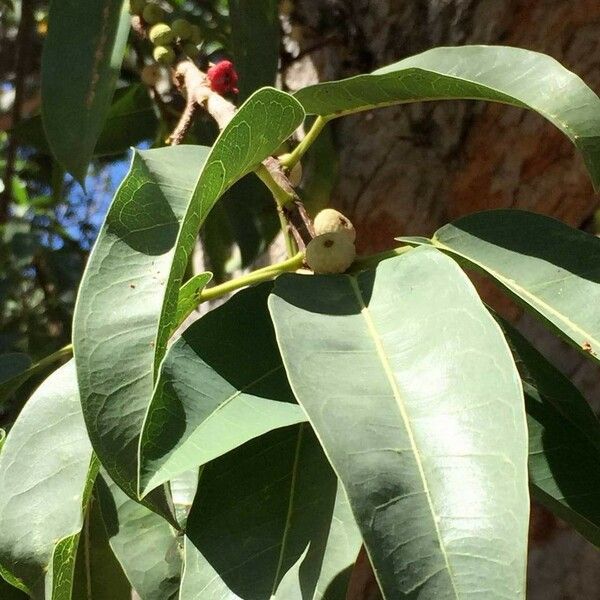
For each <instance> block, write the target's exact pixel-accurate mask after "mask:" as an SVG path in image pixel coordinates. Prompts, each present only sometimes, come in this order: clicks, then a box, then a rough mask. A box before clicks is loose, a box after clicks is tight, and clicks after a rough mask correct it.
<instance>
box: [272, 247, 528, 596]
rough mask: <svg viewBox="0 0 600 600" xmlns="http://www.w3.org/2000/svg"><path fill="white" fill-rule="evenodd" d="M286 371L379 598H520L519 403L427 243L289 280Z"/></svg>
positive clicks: (281, 327) (281, 289)
mask: <svg viewBox="0 0 600 600" xmlns="http://www.w3.org/2000/svg"><path fill="white" fill-rule="evenodd" d="M269 304H270V308H271V314H272V316H273V320H274V323H275V331H276V334H277V339H278V341H279V346H280V350H281V352H282V356H283V360H284V364H285V366H286V370H287V373H288V377H289V379H290V383H291V385H292V389H293V390H294V393H295V395H296V398H297V399H298V401H299V402H300V404H301V405H302V406H303V408H304V409H305V410H306V412H307V414H308V416H309V420H310V422H311V423H312V425H313V427H314V428H315V431H316V432H317V435H318V436H319V439H320V441H321V443H322V444H323V447H324V449H325V452H326V453H327V455H328V457H329V460H330V461H331V463H332V465H333V466H334V468H335V470H336V472H337V474H338V476H339V477H340V479H341V481H342V483H343V485H344V487H345V490H346V493H347V494H348V498H349V500H350V504H351V506H352V509H353V512H354V515H355V517H356V520H357V523H358V524H359V526H360V528H361V531H362V535H363V539H364V540H365V545H366V547H367V550H368V552H369V554H370V557H371V561H372V563H373V565H374V569H375V573H376V576H377V578H378V581H379V583H380V586H381V588H382V591H383V593H384V595H385V597H386V598H388V599H392V598H393V599H396V598H436V600H444V599H446V598H448V599H457V598H461V599H462V598H471V599H475V598H478V599H479V598H480V599H481V600H483V599H485V600H492V599H496V598H497V599H500V598H502V599H506V598H511V599H515V600H516V599H518V598H524V593H525V592H524V584H525V563H526V554H527V551H526V548H527V528H528V514H529V498H528V491H527V432H526V427H525V415H524V407H523V395H522V390H521V386H520V382H519V378H518V374H517V372H516V369H515V366H514V362H513V361H512V358H511V356H510V352H509V350H508V347H507V345H506V342H505V340H504V338H503V336H502V335H501V332H500V330H499V328H498V326H497V325H496V323H495V322H494V321H493V319H492V318H491V317H490V315H489V313H488V312H487V311H486V310H485V308H484V306H483V305H482V303H481V301H480V300H479V298H478V296H477V294H476V292H475V290H474V288H473V287H472V285H471V284H470V282H469V281H468V279H467V278H466V277H465V275H464V274H463V273H462V272H461V270H460V269H459V268H458V266H457V265H456V264H455V263H454V262H453V261H451V260H450V259H448V258H447V257H445V256H444V255H443V254H442V253H440V252H437V251H436V250H433V249H426V248H422V249H421V248H420V249H418V250H415V251H411V252H409V253H407V254H405V255H403V256H400V257H397V258H394V259H389V260H386V261H384V262H382V263H380V264H379V266H378V267H377V269H376V270H375V271H365V272H363V273H361V274H359V275H357V276H339V275H338V276H302V275H283V276H281V277H279V278H278V279H277V281H276V284H275V288H274V292H273V294H272V296H271V298H270V300H269Z"/></svg>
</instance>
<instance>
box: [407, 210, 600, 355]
mask: <svg viewBox="0 0 600 600" xmlns="http://www.w3.org/2000/svg"><path fill="white" fill-rule="evenodd" d="M401 239H403V240H404V241H407V242H408V243H411V244H415V243H422V241H421V240H418V239H417V240H415V239H411V238H401ZM426 243H431V244H433V245H434V246H435V247H436V248H439V249H440V250H444V251H445V252H448V253H450V254H451V255H452V256H455V257H457V258H458V259H459V260H460V261H461V262H462V261H464V262H466V264H467V266H469V267H473V268H476V269H477V270H479V271H482V272H483V273H484V274H487V275H489V276H490V277H491V278H492V280H493V281H494V282H496V283H498V284H499V285H500V286H501V287H502V288H503V289H504V290H506V291H507V292H509V293H510V295H511V296H512V297H513V298H515V299H516V300H517V301H519V302H520V303H521V304H522V305H523V306H524V308H526V309H527V310H529V311H532V312H533V313H534V314H536V315H538V316H540V317H541V318H542V320H543V321H544V322H545V323H547V324H549V325H550V326H551V327H552V329H554V330H555V331H556V332H557V333H558V334H559V335H561V336H563V337H564V338H565V339H566V340H567V341H568V342H570V343H571V344H573V345H574V346H575V347H576V348H577V349H578V350H579V351H580V352H582V353H583V354H585V355H586V356H589V357H591V358H594V359H596V360H600V308H599V307H600V238H597V237H596V236H593V235H591V234H588V233H585V232H583V231H579V230H577V229H573V228H571V227H569V226H567V225H565V224H564V223H561V222H560V221H556V220H555V219H551V218H549V217H545V216H542V215H537V214H534V213H529V212H525V211H520V210H493V211H486V212H481V213H476V214H474V215H469V216H467V217H464V218H462V219H458V220H457V221H454V223H450V224H449V225H445V226H444V227H442V228H441V229H439V230H438V231H437V232H436V233H435V235H434V237H433V239H432V240H431V241H430V242H429V241H428V242H426Z"/></svg>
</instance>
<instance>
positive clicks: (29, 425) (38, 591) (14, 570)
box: [0, 361, 95, 599]
mask: <svg viewBox="0 0 600 600" xmlns="http://www.w3.org/2000/svg"><path fill="white" fill-rule="evenodd" d="M94 476H95V463H94V461H92V448H91V446H90V443H89V440H88V437H87V433H86V430H85V424H84V422H83V417H82V414H81V406H80V403H79V395H78V392H77V381H76V378H75V365H74V364H73V362H72V361H70V362H69V363H67V364H66V365H64V366H63V367H61V368H60V369H58V370H57V371H55V372H54V373H53V374H52V375H50V377H48V379H46V381H44V383H43V384H42V385H41V386H40V387H39V388H38V389H37V390H36V392H35V393H34V394H33V395H32V397H31V399H30V400H29V402H28V403H27V404H26V405H25V408H24V409H23V411H22V412H21V414H20V415H19V418H18V419H17V421H16V422H15V424H14V426H13V428H12V429H11V431H10V433H9V435H8V438H7V440H6V442H5V444H4V448H3V451H2V454H1V455H0V564H1V565H2V570H3V571H8V572H9V573H10V575H11V576H12V578H14V581H11V583H14V582H18V583H20V587H22V589H26V590H27V591H28V592H29V593H30V594H31V595H32V596H33V597H34V598H44V597H48V598H53V599H54V598H57V599H58V598H62V597H65V596H64V590H65V586H66V588H67V589H70V585H71V582H72V570H73V563H74V557H75V552H76V549H77V535H78V533H79V532H80V530H81V526H82V520H83V519H82V507H83V506H85V504H86V502H87V498H88V497H89V492H90V490H91V482H92V481H93V478H94ZM53 573H54V574H55V575H56V576H55V577H53ZM45 590H46V591H45ZM45 594H46V596H45Z"/></svg>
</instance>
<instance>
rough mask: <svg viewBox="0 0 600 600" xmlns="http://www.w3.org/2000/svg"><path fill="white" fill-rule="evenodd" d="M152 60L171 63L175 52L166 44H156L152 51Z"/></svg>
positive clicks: (166, 63)
mask: <svg viewBox="0 0 600 600" xmlns="http://www.w3.org/2000/svg"><path fill="white" fill-rule="evenodd" d="M152 56H154V60H155V61H156V62H157V63H160V64H161V65H165V66H168V65H172V64H173V63H174V62H175V52H173V48H169V47H168V46H156V48H154V50H153V52H152Z"/></svg>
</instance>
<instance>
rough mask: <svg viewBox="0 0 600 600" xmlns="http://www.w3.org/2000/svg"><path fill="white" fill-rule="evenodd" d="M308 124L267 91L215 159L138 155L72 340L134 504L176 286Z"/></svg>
mask: <svg viewBox="0 0 600 600" xmlns="http://www.w3.org/2000/svg"><path fill="white" fill-rule="evenodd" d="M302 116H303V113H302V110H301V109H300V107H299V105H298V103H297V102H296V101H295V100H294V99H293V98H292V97H291V96H289V95H287V94H284V93H283V92H278V91H277V90H274V89H270V88H265V89H262V90H260V91H258V92H257V93H256V94H254V95H253V96H252V97H251V98H249V99H248V100H247V102H246V103H245V104H244V105H243V106H242V107H241V108H240V109H239V110H238V112H237V113H236V115H235V117H234V118H233V119H232V121H231V122H230V123H229V125H228V126H227V127H226V128H225V129H224V130H223V132H222V133H221V135H220V136H219V138H218V139H217V141H216V142H215V145H214V146H213V148H212V149H211V150H210V152H208V149H206V148H203V147H197V146H177V147H172V148H162V149H158V150H149V151H146V152H136V153H135V155H134V159H133V164H132V167H131V170H130V173H129V175H128V176H127V178H126V179H125V180H124V181H123V183H122V185H121V187H120V188H119V191H118V192H117V195H116V197H115V199H114V201H113V203H112V205H111V208H110V210H109V212H108V215H107V217H106V221H105V223H104V225H103V227H102V229H101V231H100V233H99V236H98V240H97V242H96V244H95V246H94V249H93V251H92V253H91V255H90V258H89V260H88V264H87V269H86V272H85V274H84V276H83V280H82V283H81V287H80V290H79V296H78V299H77V306H76V308H75V317H74V332H73V339H74V346H75V357H76V361H77V369H78V376H79V387H80V390H81V399H82V404H83V413H84V417H85V419H86V424H87V426H88V431H89V434H90V439H91V441H92V444H93V446H94V450H95V451H96V453H97V454H98V457H99V458H100V460H101V462H102V464H103V466H104V467H105V468H106V469H107V471H108V472H109V474H110V476H111V478H112V479H114V480H115V481H116V482H117V483H118V484H119V486H121V487H122V488H123V489H124V490H125V491H126V492H127V493H128V494H129V495H130V496H131V497H132V498H135V497H136V493H137V447H138V439H139V434H140V432H141V428H142V422H143V418H144V414H145V412H146V409H147V407H148V404H149V402H150V398H151V396H152V388H153V383H154V382H153V370H154V371H155V370H156V369H157V368H158V365H159V364H160V361H161V359H162V357H163V355H164V350H165V348H166V342H167V339H168V338H169V336H170V335H171V333H172V332H173V330H174V328H175V326H176V324H177V323H176V315H177V297H178V293H179V286H180V283H181V278H182V276H183V273H184V271H185V268H186V266H187V263H188V258H189V255H190V253H191V251H192V248H193V246H194V242H195V239H196V235H197V232H198V229H199V227H200V225H201V223H202V221H203V220H204V219H205V217H206V215H207V214H208V212H209V211H210V209H211V208H212V206H213V205H214V204H215V202H216V201H217V200H218V198H219V196H220V195H221V194H222V193H223V192H224V191H225V190H227V189H228V188H229V187H230V186H231V185H232V184H233V183H234V182H235V181H236V180H237V179H239V178H240V177H242V176H243V175H245V174H246V173H248V172H249V171H251V170H252V169H253V168H254V167H255V166H256V165H257V164H258V163H260V161H262V160H263V159H264V158H266V157H267V156H268V155H269V154H270V153H271V152H273V151H274V150H275V149H276V148H277V147H278V146H279V145H280V143H281V141H282V140H284V139H286V138H287V137H288V136H289V135H290V134H291V133H292V132H293V131H294V129H295V128H296V127H297V126H298V124H299V123H300V122H301V120H302ZM124 357H127V359H126V360H124ZM159 492H160V490H159ZM148 502H149V503H151V505H152V506H154V508H155V509H157V510H160V511H161V513H162V514H164V515H167V508H166V505H165V502H164V501H162V502H161V501H160V499H158V498H150V496H149V497H148Z"/></svg>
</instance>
